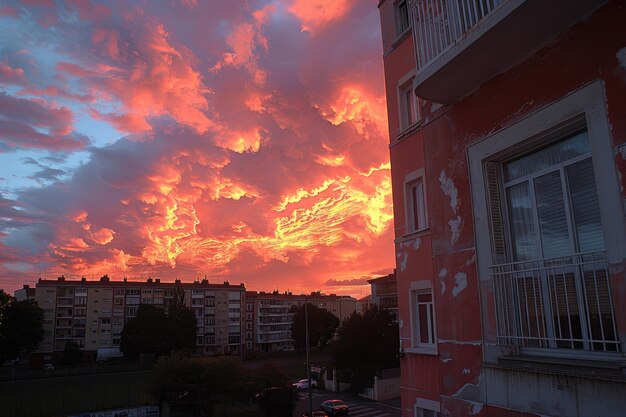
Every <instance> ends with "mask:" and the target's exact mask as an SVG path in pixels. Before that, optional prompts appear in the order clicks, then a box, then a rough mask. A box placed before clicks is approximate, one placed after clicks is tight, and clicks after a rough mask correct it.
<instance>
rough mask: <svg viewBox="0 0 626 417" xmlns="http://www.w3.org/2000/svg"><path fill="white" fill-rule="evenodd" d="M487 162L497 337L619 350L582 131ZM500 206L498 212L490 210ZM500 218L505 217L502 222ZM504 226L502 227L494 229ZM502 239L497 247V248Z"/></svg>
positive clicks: (521, 342) (588, 148) (586, 142)
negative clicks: (497, 256)
mask: <svg viewBox="0 0 626 417" xmlns="http://www.w3.org/2000/svg"><path fill="white" fill-rule="evenodd" d="M559 139H560V140H558V141H557V142H556V143H553V144H552V145H549V146H547V147H544V148H542V149H539V150H535V151H532V152H530V153H526V154H522V156H520V157H517V158H515V159H513V160H510V161H505V162H503V163H502V164H501V173H499V174H498V173H497V172H496V171H495V169H496V168H497V167H496V166H495V165H494V164H493V163H492V165H491V167H490V168H488V169H487V173H488V176H493V175H499V178H500V181H499V182H501V184H502V185H501V186H500V187H499V188H496V187H495V186H496V184H497V183H498V181H497V180H496V181H493V180H492V181H490V184H491V185H492V186H491V189H490V190H489V198H490V200H491V203H490V206H491V207H492V213H495V216H493V217H494V218H495V219H497V221H492V225H491V228H492V229H493V231H494V235H497V236H504V237H505V238H504V239H499V240H495V241H494V252H496V253H502V254H503V255H505V256H504V258H508V261H506V262H504V263H496V264H495V265H494V266H493V273H494V278H495V283H494V284H495V288H496V290H497V295H496V303H497V307H498V310H499V311H498V314H499V315H498V318H499V326H500V328H499V334H500V338H501V340H502V341H505V342H508V343H512V344H517V345H522V346H532V347H550V348H569V349H584V350H600V351H616V350H618V342H617V331H616V327H615V321H614V319H613V308H612V305H611V297H610V289H609V288H610V286H609V274H608V264H607V263H606V261H605V256H604V233H603V230H602V221H601V218H600V209H599V200H598V193H597V190H596V180H595V175H594V170H593V162H592V158H591V145H590V142H589V135H588V133H587V131H586V130H581V131H578V132H575V133H570V134H568V135H566V136H565V137H564V138H559ZM498 211H500V212H501V213H497V212H498ZM501 219H506V220H507V221H506V222H503V221H502V220H501ZM498 228H503V230H498ZM498 245H501V247H497V246H498Z"/></svg>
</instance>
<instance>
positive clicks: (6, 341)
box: [0, 289, 44, 363]
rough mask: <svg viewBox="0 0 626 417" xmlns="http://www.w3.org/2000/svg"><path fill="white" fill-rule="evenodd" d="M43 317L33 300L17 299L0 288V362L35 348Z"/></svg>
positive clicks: (40, 338)
mask: <svg viewBox="0 0 626 417" xmlns="http://www.w3.org/2000/svg"><path fill="white" fill-rule="evenodd" d="M43 317H44V313H43V310H42V309H41V308H39V306H38V305H37V302H36V301H35V300H23V301H17V300H16V299H15V298H14V297H12V296H11V295H9V294H7V293H6V292H4V290H2V289H0V363H4V362H5V361H7V360H9V359H13V358H17V357H18V356H20V355H21V354H23V353H28V352H31V351H33V350H35V349H37V346H39V343H40V342H41V340H42V339H43Z"/></svg>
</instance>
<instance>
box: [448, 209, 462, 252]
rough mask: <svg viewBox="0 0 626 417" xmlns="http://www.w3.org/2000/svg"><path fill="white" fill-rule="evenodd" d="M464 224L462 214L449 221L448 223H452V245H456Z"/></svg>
mask: <svg viewBox="0 0 626 417" xmlns="http://www.w3.org/2000/svg"><path fill="white" fill-rule="evenodd" d="M463 224H464V223H463V219H461V216H456V219H452V220H450V221H449V222H448V225H450V231H451V232H452V236H451V237H450V244H451V245H452V246H454V244H455V243H456V242H457V240H459V237H460V236H461V230H463Z"/></svg>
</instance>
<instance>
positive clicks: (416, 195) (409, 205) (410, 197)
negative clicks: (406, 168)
mask: <svg viewBox="0 0 626 417" xmlns="http://www.w3.org/2000/svg"><path fill="white" fill-rule="evenodd" d="M422 172H423V171H422V170H420V171H417V172H414V173H411V174H409V175H407V176H406V178H405V185H404V187H405V189H404V201H405V210H406V231H407V234H409V233H413V232H419V231H422V230H424V229H427V228H428V224H427V221H426V200H425V198H424V195H425V192H424V177H423V175H422Z"/></svg>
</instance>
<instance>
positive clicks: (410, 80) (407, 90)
mask: <svg viewBox="0 0 626 417" xmlns="http://www.w3.org/2000/svg"><path fill="white" fill-rule="evenodd" d="M414 83H415V70H412V71H410V72H409V73H407V74H406V75H404V76H403V77H402V78H401V79H400V80H399V81H398V88H397V94H398V124H399V126H398V127H399V129H398V131H399V132H400V134H402V133H404V132H406V131H408V130H410V129H411V128H412V127H413V126H415V125H416V124H417V123H418V122H419V121H420V118H421V116H420V111H419V102H418V99H417V95H416V94H415V89H414ZM407 94H408V95H410V98H411V107H412V108H408V107H407V101H406V97H407Z"/></svg>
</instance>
